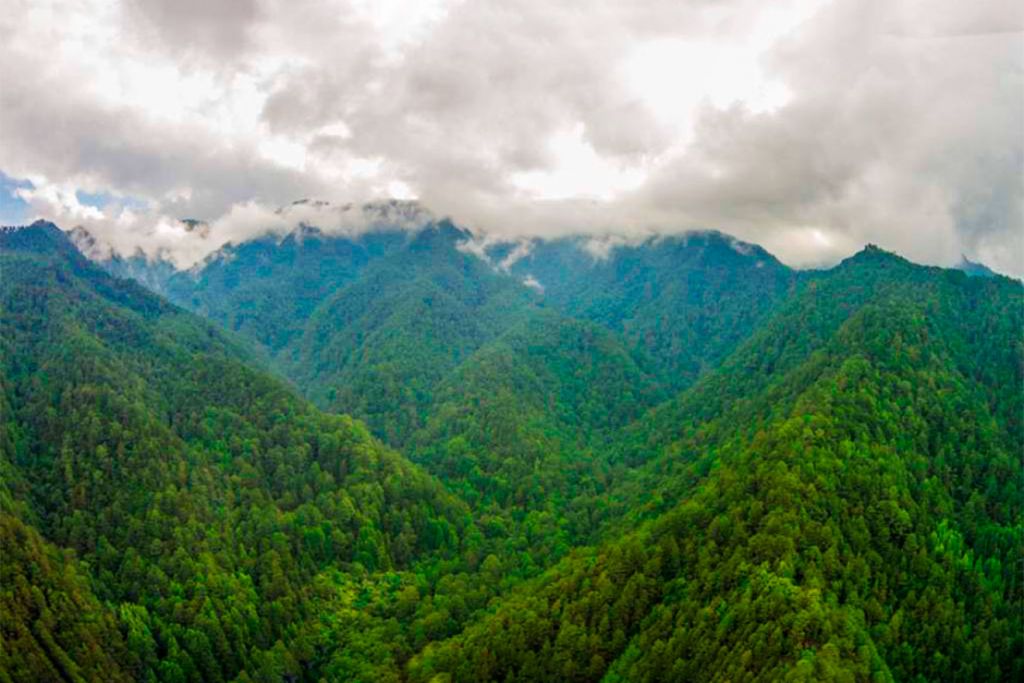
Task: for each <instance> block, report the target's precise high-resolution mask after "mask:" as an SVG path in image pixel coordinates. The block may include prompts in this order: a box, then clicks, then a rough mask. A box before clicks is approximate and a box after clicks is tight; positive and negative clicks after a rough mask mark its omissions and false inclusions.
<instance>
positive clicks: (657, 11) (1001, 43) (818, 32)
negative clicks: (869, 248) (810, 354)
mask: <svg viewBox="0 0 1024 683" xmlns="http://www.w3.org/2000/svg"><path fill="white" fill-rule="evenodd" d="M4 5H5V11H4V12H3V14H2V16H0V31H2V35H3V36H4V40H2V41H0V223H20V222H28V221H30V220H33V219H35V218H45V219H48V220H52V221H54V222H56V223H57V224H58V225H60V226H61V227H64V228H67V229H70V228H71V227H74V226H76V225H83V226H85V227H86V228H87V229H89V230H90V231H91V232H93V233H94V234H95V235H97V236H98V237H100V238H101V239H102V240H105V241H107V242H109V243H110V244H111V245H113V247H114V248H115V249H117V250H118V251H122V252H125V253H130V252H132V251H133V250H134V249H136V248H141V249H143V250H144V251H146V252H147V253H156V252H157V251H158V250H160V251H161V253H164V254H165V255H169V257H170V258H172V259H173V260H175V262H177V263H178V264H179V265H181V266H183V267H184V266H187V265H190V264H192V263H194V262H196V261H197V260H199V259H201V258H202V257H203V256H204V255H205V254H207V253H209V252H210V251H212V250H213V249H216V248H217V247H219V246H220V245H221V244H223V243H224V242H225V241H228V240H234V241H239V240H243V239H246V238H248V237H251V236H255V235H257V234H260V233H261V232H265V231H267V230H270V229H274V230H282V229H286V227H287V226H283V223H287V222H289V221H292V222H294V221H295V220H299V218H300V217H301V219H302V220H309V221H314V222H315V220H316V215H311V213H310V212H313V214H315V212H316V210H317V209H316V208H315V207H317V206H319V205H312V204H309V205H306V206H305V208H304V209H303V210H302V211H296V212H291V213H289V212H284V213H281V212H279V211H277V210H278V209H279V208H280V207H284V206H288V205H290V204H291V202H293V201H295V200H298V199H304V198H311V199H319V200H325V201H329V202H334V203H335V204H337V203H346V202H353V203H356V204H360V203H362V202H366V201H371V200H379V199H386V198H397V199H410V200H417V201H418V202H419V204H420V205H421V206H422V207H425V208H426V209H429V211H430V212H432V213H433V214H434V215H439V216H440V215H446V216H450V217H451V218H452V219H453V220H454V221H455V222H456V223H458V224H460V225H462V226H464V227H467V228H469V229H471V230H473V231H474V232H478V233H480V234H482V235H485V236H490V237H492V238H494V239H497V238H509V239H515V238H519V237H533V236H539V237H546V236H561V235H566V234H593V235H600V236H618V237H622V238H625V239H628V238H631V237H637V236H646V235H657V234H665V233H679V232H684V231H687V230H693V229H718V230H721V231H723V232H726V233H729V234H732V235H735V236H737V237H739V238H741V239H744V240H747V241H750V242H755V243H758V244H761V245H763V246H764V247H765V248H767V249H769V250H770V251H771V252H773V253H774V254H776V255H777V256H779V258H781V259H782V260H783V261H784V262H786V263H789V264H790V265H794V266H798V267H810V266H819V265H828V264H831V263H834V262H836V261H837V260H839V259H841V258H843V257H845V256H848V255H849V254H851V253H853V252H855V251H857V250H858V249H859V248H861V247H862V246H863V245H864V244H866V243H869V242H871V243H875V244H878V245H879V246H882V247H883V248H887V249H890V250H893V251H896V252H898V253H900V254H903V255H905V256H907V257H908V258H911V259H913V260H915V261H919V262H923V263H933V264H939V265H952V264H954V263H956V262H958V261H959V260H960V257H961V254H964V255H966V256H968V257H969V258H971V259H972V260H978V261H982V262H984V263H986V264H988V265H990V266H991V267H993V268H995V269H996V270H998V271H1000V272H1004V273H1007V274H1011V275H1015V276H1018V277H1020V276H1022V275H1024V212H1022V206H1024V6H1022V5H1020V3H1018V2H1012V1H1006V2H1002V1H998V0H993V1H989V0H972V1H971V2H963V1H962V0H928V1H927V2H926V1H924V0H917V1H915V0H831V1H828V0H792V1H786V0H783V1H781V2H771V3H766V2H755V1H753V0H717V1H713V2H712V1H710V0H651V1H646V2H645V1H640V0H621V1H602V0H563V1H560V2H552V1H551V0H503V1H501V2H470V1H463V0H415V1H411V2H401V1H399V0H346V1H340V0H339V1H326V0H222V1H219V2H211V1H210V0H130V1H129V0H126V1H124V2H112V1H110V0H52V1H51V0H6V2H5V3H4ZM311 207H312V208H311ZM182 218H194V219H198V220H202V221H205V222H207V223H208V224H209V230H203V231H195V230H193V231H188V230H186V228H185V226H184V224H182V223H181V222H180V220H179V219H182ZM323 220H325V221H332V220H337V215H336V214H331V215H329V216H328V215H325V216H324V217H323Z"/></svg>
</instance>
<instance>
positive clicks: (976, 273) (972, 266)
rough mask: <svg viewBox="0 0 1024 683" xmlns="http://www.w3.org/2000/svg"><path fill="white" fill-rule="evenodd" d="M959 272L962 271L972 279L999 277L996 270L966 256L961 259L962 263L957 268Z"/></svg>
mask: <svg viewBox="0 0 1024 683" xmlns="http://www.w3.org/2000/svg"><path fill="white" fill-rule="evenodd" d="M956 268H957V270H962V271H963V272H965V273H967V274H968V275H970V276H971V277H995V276H996V275H998V273H996V272H995V271H994V270H992V269H991V268H989V267H988V266H986V265H985V264H984V263H975V262H974V261H971V260H970V259H968V258H967V257H966V256H962V255H961V257H960V263H958V264H957V266H956Z"/></svg>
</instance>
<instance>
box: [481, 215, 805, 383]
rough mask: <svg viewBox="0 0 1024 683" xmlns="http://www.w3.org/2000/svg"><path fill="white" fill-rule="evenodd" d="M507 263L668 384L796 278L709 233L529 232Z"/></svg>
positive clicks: (756, 250)
mask: <svg viewBox="0 0 1024 683" xmlns="http://www.w3.org/2000/svg"><path fill="white" fill-rule="evenodd" d="M500 255H501V254H495V256H496V257H498V256H500ZM505 258H506V259H509V258H510V255H506V256H505ZM509 269H510V271H511V272H512V273H515V274H517V275H520V276H522V277H530V278H532V279H533V281H535V282H536V283H537V284H538V285H539V286H540V287H542V288H543V291H544V298H545V301H546V302H548V304H549V305H551V306H553V307H556V308H557V309H558V310H560V311H562V312H563V313H565V314H566V315H569V316H573V317H577V318H582V319H584V320H590V321H592V322H596V323H598V324H601V325H603V326H605V327H607V328H609V329H611V330H613V331H615V332H617V333H619V334H621V335H622V336H623V337H624V338H625V339H626V340H627V341H628V343H629V345H630V347H631V348H633V349H636V350H638V351H639V352H642V353H644V354H646V355H647V356H649V357H650V358H652V359H653V360H654V362H655V364H656V367H657V368H658V371H659V374H660V376H661V377H662V378H663V379H664V380H665V381H666V383H667V384H668V385H669V386H672V387H674V388H677V389H682V388H684V387H686V386H688V385H689V384H690V383H692V382H693V381H694V380H695V379H696V378H697V377H699V376H700V375H701V374H702V373H703V372H705V371H706V370H708V369H710V368H712V367H714V366H715V365H717V363H718V362H719V361H720V360H721V359H722V358H724V357H725V356H726V355H728V354H729V352H730V351H732V350H733V349H734V348H735V347H736V345H737V344H739V343H740V342H741V341H743V340H744V339H745V338H746V337H747V336H748V335H749V334H750V333H751V331H752V330H753V329H754V328H755V327H756V325H757V324H758V323H759V322H760V321H761V320H763V319H764V317H765V316H766V314H767V313H768V312H769V311H770V310H771V309H772V307H773V306H774V304H775V303H776V302H778V301H779V300H781V299H782V298H784V297H785V296H786V295H787V294H788V293H789V292H790V291H791V289H792V288H793V286H794V284H795V281H796V274H795V273H794V272H793V271H792V270H790V269H789V268H787V267H786V266H784V265H783V264H781V263H780V262H779V261H778V259H776V258H775V257H774V256H772V255H771V254H769V253H768V252H766V251H765V250H764V249H762V248H761V247H758V246H755V245H752V244H747V243H745V242H740V241H739V240H736V239H735V238H732V237H729V236H727V235H723V234H721V233H717V232H692V233H687V234H684V235H680V236H665V237H658V238H650V239H647V240H644V241H642V242H639V243H635V244H633V243H623V244H616V243H614V242H605V243H602V242H595V241H594V240H587V239H584V238H578V237H577V238H563V239H558V240H548V241H543V240H538V241H535V242H533V243H532V244H530V245H529V250H528V252H527V253H526V254H525V255H524V256H522V257H521V258H518V259H515V260H512V261H511V263H510V265H509Z"/></svg>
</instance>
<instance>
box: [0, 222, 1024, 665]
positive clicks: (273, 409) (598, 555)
mask: <svg viewBox="0 0 1024 683" xmlns="http://www.w3.org/2000/svg"><path fill="white" fill-rule="evenodd" d="M403 216H404V217H405V218H409V216H408V215H407V214H403ZM414 218H415V221H418V224H416V225H410V224H409V221H408V220H403V221H394V222H393V223H388V222H387V221H383V222H377V223H375V224H374V225H373V226H372V228H371V229H364V230H349V231H339V230H332V229H329V228H317V227H314V226H311V225H307V224H301V225H300V226H299V227H298V228H296V229H295V230H292V231H290V232H286V233H284V234H279V233H272V234H267V235H265V236H261V237H256V238H253V239H248V240H245V241H241V242H239V243H237V244H228V245H225V246H223V247H222V248H220V249H219V250H217V251H216V252H214V253H212V254H211V255H210V256H208V257H207V258H206V259H205V260H203V261H202V262H200V263H199V264H197V265H195V266H193V267H192V268H190V269H188V270H180V269H178V268H177V267H176V266H175V265H174V264H173V263H171V262H170V261H168V260H164V259H161V258H159V257H158V258H152V257H147V256H145V255H143V254H136V255H135V256H129V257H125V256H121V255H118V254H117V253H116V252H115V251H113V250H111V249H109V248H106V247H105V246H104V245H102V244H99V243H98V241H97V240H96V239H95V238H93V236H92V235H90V234H89V233H88V232H86V231H85V230H82V229H76V230H72V231H70V232H63V231H61V230H60V229H58V228H57V227H56V226H54V225H52V224H49V223H43V222H39V223H35V224H33V225H31V226H26V227H21V228H7V229H3V231H2V232H0V296H2V298H0V306H2V308H0V314H2V328H0V331H2V334H0V344H2V349H3V353H2V364H3V374H2V378H3V391H2V392H0V406H2V407H3V410H2V415H0V472H2V473H3V476H2V479H0V529H2V536H0V544H2V547H3V549H4V550H5V552H3V553H2V555H0V570H2V575H0V638H2V639H0V680H10V681H21V680H74V681H78V680H83V681H91V680H140V681H193V680H195V681H240V682H241V681H320V680H328V681H333V680H358V681H424V682H427V681H538V680H551V681H609V682H613V681H666V680H678V681H693V680H709V681H710V680H716V681H741V680H742V681H745V680H807V681H817V680H837V681H854V680H882V681H885V680H921V681H940V680H942V681H945V680H1008V681H1009V680H1019V679H1020V678H1021V677H1024V617H1022V614H1024V586H1022V583H1021V572H1020V566H1021V561H1022V545H1021V537H1022V536H1021V535H1022V533H1024V513H1022V503H1024V495H1022V493H1021V490H1022V489H1021V485H1022V470H1021V467H1020V453H1021V449H1022V447H1024V419H1022V418H1024V392H1022V387H1024V338H1022V335H1021V330H1024V285H1022V284H1021V283H1020V282H1019V281H1016V280H1011V279H1009V278H1005V277H1002V276H999V275H996V274H994V273H992V272H991V271H987V269H984V270H982V269H983V268H984V267H983V266H982V267H980V268H979V267H977V265H978V264H972V263H970V262H967V261H966V260H965V263H967V264H968V265H970V266H971V267H970V268H964V270H966V271H969V272H962V271H960V270H952V269H942V268H935V267H925V266H920V265H917V264H913V263H911V262H909V261H907V260H905V259H903V258H901V257H899V256H898V255H895V254H892V253H889V252H886V251H884V250H882V249H879V248H877V247H874V246H870V245H869V246H868V247H866V248H865V249H864V250H862V251H861V252H859V253H857V254H855V255H854V256H852V257H850V258H848V259H846V260H844V261H843V262H842V263H840V264H838V265H836V266H835V267H833V268H829V269H822V270H794V269H791V268H789V267H787V266H786V265H784V264H782V263H781V262H780V261H779V260H778V259H776V258H775V257H773V256H772V255H771V254H769V253H768V252H766V251H765V250H764V249H762V248H761V247H758V246H756V245H753V244H748V243H745V242H742V241H739V240H736V239H735V238H732V237H730V236H728V235H725V234H722V233H718V232H713V231H708V232H691V233H684V234H680V235H675V236H662V237H656V238H649V239H645V240H634V241H611V240H600V239H595V238H590V237H582V236H579V237H565V238H559V239H546V240H542V239H532V240H531V239H517V240H512V241H504V242H502V241H491V240H486V239H481V238H480V236H478V235H474V234H473V233H471V232H469V231H467V230H464V229H462V228H460V227H459V226H458V225H456V224H455V223H453V222H452V221H450V220H447V219H442V220H438V219H434V218H432V217H426V216H420V215H419V214H416V215H415V216H414ZM86 255H88V256H89V257H87V256H86ZM979 274H983V275H984V277H972V275H979Z"/></svg>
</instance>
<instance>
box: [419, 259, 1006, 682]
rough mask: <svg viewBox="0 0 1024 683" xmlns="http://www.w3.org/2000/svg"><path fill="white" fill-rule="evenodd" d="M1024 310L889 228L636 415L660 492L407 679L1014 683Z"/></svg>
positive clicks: (1000, 286)
mask: <svg viewBox="0 0 1024 683" xmlns="http://www.w3.org/2000/svg"><path fill="white" fill-rule="evenodd" d="M1022 325H1024V296H1022V291H1021V286H1020V284H1019V283H1016V282H1012V281H1009V280H1006V279H999V280H989V281H980V280H977V279H968V278H967V277H966V276H965V275H963V274H960V273H956V272H951V271H942V270H940V269H928V268H921V267H918V266H913V265H912V264H909V263H907V262H906V261H903V260H902V259H899V258H897V257H894V256H892V255H889V254H885V253H882V252H879V251H878V250H874V249H869V250H867V251H865V252H864V253H862V254H860V255H858V256H857V257H855V258H853V259H851V260H850V261H848V262H847V263H844V264H843V265H842V266H840V267H839V268H837V269H835V270H834V271H831V272H828V273H822V274H819V275H818V276H816V277H815V278H813V279H812V280H811V281H810V282H809V283H808V284H807V286H806V288H805V290H804V291H803V293H802V294H801V295H799V296H798V297H797V298H796V299H794V300H793V301H792V302H790V303H789V304H787V305H786V306H785V307H784V308H783V310H782V311H780V313H779V314H777V315H776V316H774V317H773V318H772V319H771V320H769V321H768V322H767V324H766V326H765V327H764V328H763V329H762V330H761V331H759V332H758V333H757V334H756V335H755V336H754V337H753V338H752V339H751V340H750V342H749V343H748V344H747V345H746V346H744V347H743V348H741V349H740V350H739V351H737V352H736V354H734V355H733V356H732V357H731V358H729V359H728V360H727V361H726V362H725V363H724V364H723V367H722V369H721V370H719V371H718V372H715V373H713V374H712V375H710V376H708V377H707V378H706V380H704V381H702V382H701V383H698V385H697V386H695V387H694V388H693V389H691V390H690V391H688V392H686V393H684V394H683V395H682V396H681V397H680V399H679V400H678V401H676V402H674V403H673V404H671V405H670V406H669V407H668V408H666V409H663V410H661V411H658V412H657V413H656V416H657V419H655V420H653V421H646V422H644V423H641V426H639V427H636V428H635V429H638V430H640V431H643V430H645V429H646V430H651V429H652V428H653V429H654V434H653V435H652V436H650V437H649V438H650V443H651V444H652V452H651V455H650V457H652V458H653V459H654V460H652V461H651V462H649V463H648V464H647V465H645V466H644V468H646V471H645V472H644V476H643V479H642V481H644V482H645V483H646V484H651V485H654V486H657V485H658V483H659V482H660V483H661V484H662V486H667V491H666V489H664V488H663V489H662V492H663V493H662V495H663V499H662V500H661V501H658V502H656V504H655V506H654V509H655V510H657V509H664V510H665V512H663V513H662V514H660V515H656V516H654V518H653V519H652V520H651V521H649V522H647V523H646V524H643V525H642V526H641V527H640V529H639V531H630V530H629V528H628V525H624V527H623V529H622V531H621V535H619V536H613V537H611V538H610V539H609V540H608V541H607V542H606V543H605V544H603V545H602V546H600V547H598V548H596V549H594V550H586V551H578V552H575V553H573V554H572V555H571V556H570V557H569V558H567V559H565V560H563V562H561V563H560V564H559V565H558V566H557V567H555V568H553V569H552V570H551V571H550V572H548V573H547V574H545V575H544V576H543V577H542V578H540V579H539V580H537V581H536V582H533V583H531V584H527V585H525V586H523V587H521V588H520V589H519V590H518V591H516V592H515V593H514V594H513V595H512V596H510V597H509V598H507V599H506V600H504V601H503V602H502V603H501V605H500V606H499V607H498V608H497V610H496V611H495V613H494V614H493V615H492V616H489V617H487V618H485V619H483V620H481V621H480V622H478V623H477V624H475V625H473V626H471V627H470V628H468V629H467V630H466V631H465V632H464V633H462V634H460V635H459V636H457V637H456V638H454V639H451V640H449V641H447V642H445V643H443V644H440V645H437V646H431V647H428V648H427V649H426V650H425V651H424V652H423V653H422V654H421V655H419V656H418V657H417V658H416V659H415V660H414V661H413V663H412V666H411V669H410V671H411V678H412V680H430V679H432V678H433V677H435V676H436V675H437V674H439V673H447V674H450V675H451V676H452V678H453V680H477V681H482V680H499V681H505V680H522V681H527V680H530V681H533V680H610V681H618V680H623V681H624V680H630V681H633V680H639V681H643V680H650V681H662V680H679V681H685V680H745V679H754V678H764V679H769V680H776V679H782V678H785V679H787V680H790V679H792V680H869V679H873V680H1016V679H1017V678H1019V677H1020V676H1021V675H1024V657H1022V648H1024V638H1022V635H1021V634H1022V633H1024V623H1022V619H1021V607H1022V605H1024V602H1022V600H1024V586H1022V585H1021V582H1020V579H1019V574H1018V572H1017V571H1016V569H1015V566H1016V565H1017V564H1018V563H1019V558H1020V538H1021V532H1022V531H1024V517H1022V512H1021V496H1020V491H1021V473H1020V468H1019V449H1020V444H1021V443H1022V441H1021V430H1020V417H1019V416H1020V414H1021V396H1020V387H1021V384H1022V379H1024V377H1022V368H1024V363H1022V361H1024V349H1022V342H1021V340H1020V337H1019V331H1020V329H1022ZM633 436H634V438H639V437H638V436H637V434H636V433H634V435H633ZM663 440H664V441H663ZM663 442H665V445H663V446H660V447H659V446H657V444H659V443H663ZM642 469H643V468H642ZM642 490H643V487H640V491H642ZM640 491H635V492H633V495H641V493H640ZM634 526H635V523H634Z"/></svg>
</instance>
